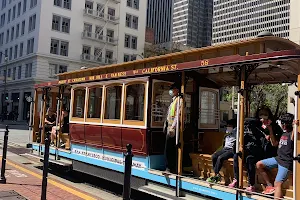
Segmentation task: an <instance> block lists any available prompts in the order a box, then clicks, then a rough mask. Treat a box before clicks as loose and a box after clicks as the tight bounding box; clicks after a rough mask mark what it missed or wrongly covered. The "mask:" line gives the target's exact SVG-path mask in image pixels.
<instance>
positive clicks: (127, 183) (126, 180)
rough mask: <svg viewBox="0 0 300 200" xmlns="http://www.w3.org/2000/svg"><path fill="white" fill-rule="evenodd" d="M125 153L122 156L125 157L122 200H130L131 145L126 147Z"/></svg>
mask: <svg viewBox="0 0 300 200" xmlns="http://www.w3.org/2000/svg"><path fill="white" fill-rule="evenodd" d="M126 149H127V152H126V153H125V154H124V156H125V170H124V185H123V200H130V193H131V183H130V179H131V167H132V157H133V154H132V151H131V149H132V145H131V144H127V145H126Z"/></svg>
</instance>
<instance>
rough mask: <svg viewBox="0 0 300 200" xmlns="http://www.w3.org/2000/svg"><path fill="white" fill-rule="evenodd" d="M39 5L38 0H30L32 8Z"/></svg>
mask: <svg viewBox="0 0 300 200" xmlns="http://www.w3.org/2000/svg"><path fill="white" fill-rule="evenodd" d="M36 5H37V0H30V8H33V7H35V6H36Z"/></svg>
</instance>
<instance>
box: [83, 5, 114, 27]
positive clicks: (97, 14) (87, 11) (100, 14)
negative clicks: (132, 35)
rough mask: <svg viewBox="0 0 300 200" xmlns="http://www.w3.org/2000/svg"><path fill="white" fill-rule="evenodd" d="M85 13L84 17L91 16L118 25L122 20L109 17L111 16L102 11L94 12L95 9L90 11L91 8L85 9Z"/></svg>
mask: <svg viewBox="0 0 300 200" xmlns="http://www.w3.org/2000/svg"><path fill="white" fill-rule="evenodd" d="M83 13H84V15H87V16H91V17H93V18H97V19H101V20H104V21H109V22H111V23H113V24H118V23H119V20H120V18H119V17H116V16H113V15H109V14H105V13H103V12H102V11H98V10H93V9H89V8H85V9H83Z"/></svg>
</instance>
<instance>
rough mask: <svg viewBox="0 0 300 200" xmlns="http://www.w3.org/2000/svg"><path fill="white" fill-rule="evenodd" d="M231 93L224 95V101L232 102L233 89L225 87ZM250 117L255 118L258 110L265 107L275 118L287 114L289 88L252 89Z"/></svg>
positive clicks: (274, 85)
mask: <svg viewBox="0 0 300 200" xmlns="http://www.w3.org/2000/svg"><path fill="white" fill-rule="evenodd" d="M224 90H227V91H230V92H227V93H224V94H223V100H224V101H232V88H229V87H225V88H224ZM249 91H250V94H249V97H248V99H249V101H250V116H254V115H255V113H256V111H257V109H258V108H259V107H261V106H263V105H265V106H268V107H269V108H270V109H271V111H272V113H273V114H274V115H275V117H278V116H280V115H281V114H282V113H284V112H287V101H286V99H287V96H288V86H287V85H282V84H269V85H255V86H252V87H251V88H250V90H249ZM237 99H238V98H237V91H235V93H234V101H235V102H236V101H237Z"/></svg>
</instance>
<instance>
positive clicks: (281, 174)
mask: <svg viewBox="0 0 300 200" xmlns="http://www.w3.org/2000/svg"><path fill="white" fill-rule="evenodd" d="M261 162H262V163H263V164H264V166H265V167H266V168H267V169H274V168H278V172H277V175H276V179H275V182H284V181H285V180H286V179H287V177H288V173H289V170H288V169H287V168H285V167H283V166H281V165H279V164H278V162H277V160H276V159H275V158H274V157H273V158H267V159H264V160H262V161H261Z"/></svg>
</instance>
